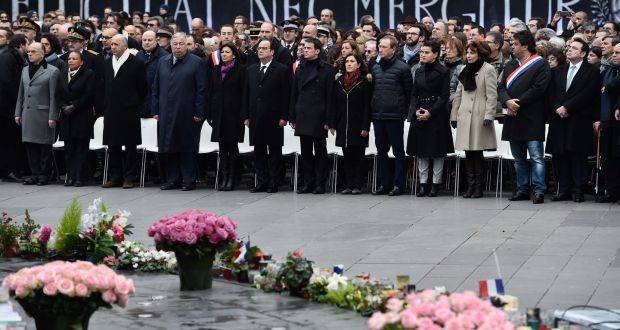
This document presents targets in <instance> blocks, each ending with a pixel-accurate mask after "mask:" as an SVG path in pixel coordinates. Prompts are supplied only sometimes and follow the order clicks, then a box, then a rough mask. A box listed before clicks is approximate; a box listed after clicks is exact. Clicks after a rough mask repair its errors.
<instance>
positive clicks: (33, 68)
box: [28, 59, 47, 79]
mask: <svg viewBox="0 0 620 330" xmlns="http://www.w3.org/2000/svg"><path fill="white" fill-rule="evenodd" d="M40 67H43V68H47V62H45V59H42V60H41V61H40V62H39V63H37V64H34V63H31V62H30V61H28V75H29V76H30V79H32V77H34V74H35V73H37V70H39V68H40Z"/></svg>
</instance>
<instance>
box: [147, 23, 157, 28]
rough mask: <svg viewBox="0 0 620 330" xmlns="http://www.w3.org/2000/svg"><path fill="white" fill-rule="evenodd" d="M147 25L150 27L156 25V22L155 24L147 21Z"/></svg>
mask: <svg viewBox="0 0 620 330" xmlns="http://www.w3.org/2000/svg"><path fill="white" fill-rule="evenodd" d="M147 25H148V26H150V27H153V26H157V24H155V23H149V24H147Z"/></svg>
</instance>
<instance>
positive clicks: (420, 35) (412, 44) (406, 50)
mask: <svg viewBox="0 0 620 330" xmlns="http://www.w3.org/2000/svg"><path fill="white" fill-rule="evenodd" d="M427 36H428V31H427V30H426V28H425V27H424V25H422V24H419V23H416V24H414V25H413V27H411V28H409V30H408V31H407V33H406V39H405V44H404V45H403V46H402V47H399V48H398V52H397V54H396V56H398V58H400V59H402V60H403V61H405V63H407V64H409V66H410V67H412V66H414V65H416V64H418V63H419V62H420V46H422V43H424V41H425V40H426V38H427Z"/></svg>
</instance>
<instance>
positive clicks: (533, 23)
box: [527, 17, 545, 35]
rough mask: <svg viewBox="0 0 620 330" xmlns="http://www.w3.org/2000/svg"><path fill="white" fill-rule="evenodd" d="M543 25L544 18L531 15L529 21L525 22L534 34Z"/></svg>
mask: <svg viewBox="0 0 620 330" xmlns="http://www.w3.org/2000/svg"><path fill="white" fill-rule="evenodd" d="M544 27H545V20H544V19H542V17H532V18H531V19H530V20H529V22H527V28H528V29H529V30H530V33H532V34H533V35H536V32H538V30H540V29H542V28H544Z"/></svg>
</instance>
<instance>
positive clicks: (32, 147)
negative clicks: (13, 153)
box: [24, 142, 53, 181]
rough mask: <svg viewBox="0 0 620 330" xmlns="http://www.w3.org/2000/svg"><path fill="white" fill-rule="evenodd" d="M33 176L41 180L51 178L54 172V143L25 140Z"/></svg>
mask: <svg viewBox="0 0 620 330" xmlns="http://www.w3.org/2000/svg"><path fill="white" fill-rule="evenodd" d="M24 146H25V147H26V154H27V156H28V165H29V166H30V172H31V173H32V177H33V178H36V179H37V180H39V181H47V180H49V177H50V174H51V173H52V157H53V156H52V145H51V144H39V143H30V142H24Z"/></svg>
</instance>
